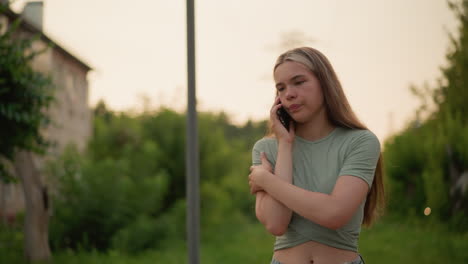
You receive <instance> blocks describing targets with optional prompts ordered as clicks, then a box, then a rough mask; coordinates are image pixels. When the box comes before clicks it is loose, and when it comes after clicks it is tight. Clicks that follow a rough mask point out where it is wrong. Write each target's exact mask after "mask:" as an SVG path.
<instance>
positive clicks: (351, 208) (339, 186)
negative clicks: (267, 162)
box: [251, 171, 369, 229]
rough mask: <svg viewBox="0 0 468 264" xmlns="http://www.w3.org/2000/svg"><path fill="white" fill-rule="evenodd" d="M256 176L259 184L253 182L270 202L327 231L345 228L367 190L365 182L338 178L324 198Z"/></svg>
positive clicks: (271, 177)
mask: <svg viewBox="0 0 468 264" xmlns="http://www.w3.org/2000/svg"><path fill="white" fill-rule="evenodd" d="M258 172H259V173H261V174H263V176H260V177H258V182H257V181H255V180H254V181H255V182H256V183H257V184H258V185H259V186H261V187H262V188H263V189H264V190H265V192H267V193H268V194H269V195H270V196H271V197H272V198H271V199H276V200H277V201H279V202H280V203H281V204H283V205H284V206H286V207H287V208H290V209H291V210H292V211H294V212H296V213H298V214H300V215H302V216H303V217H305V218H307V219H309V220H311V221H313V222H315V223H317V224H319V225H322V226H324V227H327V228H330V229H338V228H340V227H342V226H343V225H345V224H346V223H347V222H348V221H349V220H350V219H351V217H352V216H353V214H354V213H355V212H356V210H357V208H358V207H359V205H360V204H361V202H362V201H363V200H364V199H365V198H366V195H367V192H368V190H369V186H368V184H367V183H366V182H365V181H364V180H362V179H360V178H357V177H354V176H340V177H339V178H338V180H337V182H336V185H335V187H334V189H333V191H332V193H331V194H325V193H319V192H311V191H307V190H305V189H302V188H299V187H297V186H294V185H292V184H290V183H288V182H286V181H284V180H282V179H280V178H279V177H276V176H275V175H273V174H271V173H269V172H268V173H265V171H263V172H260V171H258ZM253 174H254V173H253ZM251 175H252V174H251ZM259 175H260V174H259ZM253 177H255V175H254V176H253Z"/></svg>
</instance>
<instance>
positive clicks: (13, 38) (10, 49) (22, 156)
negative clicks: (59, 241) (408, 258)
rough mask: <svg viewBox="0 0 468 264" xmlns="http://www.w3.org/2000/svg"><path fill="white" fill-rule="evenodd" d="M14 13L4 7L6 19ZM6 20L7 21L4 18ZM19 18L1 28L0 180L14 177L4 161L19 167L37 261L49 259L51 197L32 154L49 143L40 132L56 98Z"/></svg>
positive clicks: (28, 241)
mask: <svg viewBox="0 0 468 264" xmlns="http://www.w3.org/2000/svg"><path fill="white" fill-rule="evenodd" d="M5 12H9V10H8V7H6V6H4V5H3V4H0V16H2V15H3V14H4V13H5ZM2 21H3V20H2ZM20 25H21V21H20V20H17V21H15V22H14V23H12V24H11V25H5V24H0V29H1V32H3V29H6V30H5V31H4V33H1V34H0V127H1V129H0V138H1V139H2V140H0V158H2V159H3V162H1V160H0V179H1V180H2V181H4V182H10V181H12V180H13V179H14V178H13V177H12V175H11V173H10V172H9V171H8V170H7V169H6V167H5V166H4V165H5V163H4V161H5V160H7V161H10V162H13V163H14V167H15V169H16V175H17V176H18V177H19V178H20V179H21V181H22V186H23V189H24V193H25V204H26V219H25V226H24V232H25V253H26V256H27V257H28V258H29V259H31V260H41V259H48V258H49V257H50V249H49V245H48V238H47V237H48V234H47V229H48V228H47V227H48V212H47V201H46V199H45V198H44V197H45V196H46V195H47V192H46V190H45V189H44V186H43V185H42V183H41V180H40V177H39V175H38V171H37V170H36V169H35V168H34V166H33V160H32V153H33V152H34V153H39V154H42V153H44V151H45V150H46V147H47V142H46V140H45V139H44V138H43V137H42V135H41V133H40V129H41V128H42V127H43V125H45V124H47V123H48V122H49V119H48V117H47V115H46V114H45V111H44V110H45V109H46V107H48V106H49V104H50V102H51V100H52V98H53V97H52V89H51V88H52V83H51V80H50V79H49V78H48V77H47V76H44V75H43V74H42V73H40V72H37V71H35V70H34V69H33V68H32V67H31V62H32V60H33V59H34V58H35V57H36V56H37V55H38V54H39V53H40V52H41V51H37V50H34V49H33V48H32V44H33V42H34V41H35V40H36V39H37V38H34V37H20V33H19V27H20Z"/></svg>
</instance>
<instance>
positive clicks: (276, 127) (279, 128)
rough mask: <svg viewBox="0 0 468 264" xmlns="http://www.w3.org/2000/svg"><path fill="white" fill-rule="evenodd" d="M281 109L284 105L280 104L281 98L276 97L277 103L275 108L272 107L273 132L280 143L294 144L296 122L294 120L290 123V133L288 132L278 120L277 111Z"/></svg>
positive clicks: (274, 104)
mask: <svg viewBox="0 0 468 264" xmlns="http://www.w3.org/2000/svg"><path fill="white" fill-rule="evenodd" d="M281 107H282V104H281V102H280V99H279V96H276V98H275V102H274V103H273V106H272V107H271V110H270V122H271V124H272V130H273V133H274V134H275V136H276V139H277V140H278V141H286V142H288V143H292V142H293V141H294V137H295V133H294V132H295V131H294V130H295V127H294V121H292V120H291V121H290V124H289V131H288V130H287V129H286V128H285V127H284V126H283V124H281V121H280V120H279V118H278V114H277V111H278V109H280V108H281Z"/></svg>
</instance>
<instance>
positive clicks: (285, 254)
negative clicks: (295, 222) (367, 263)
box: [273, 241, 358, 264]
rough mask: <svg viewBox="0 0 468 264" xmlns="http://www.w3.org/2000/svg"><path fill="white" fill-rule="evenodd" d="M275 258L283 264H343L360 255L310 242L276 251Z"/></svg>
mask: <svg viewBox="0 0 468 264" xmlns="http://www.w3.org/2000/svg"><path fill="white" fill-rule="evenodd" d="M273 256H274V258H275V259H276V260H278V261H279V262H281V263H282V264H312V263H313V264H342V263H345V262H347V261H349V262H351V261H353V260H355V259H356V258H357V257H358V254H357V253H356V252H354V251H350V250H344V249H339V248H334V247H330V246H327V245H324V244H321V243H318V242H315V241H308V242H305V243H302V244H300V245H297V246H294V247H291V248H285V249H279V250H276V251H275V253H274V255H273Z"/></svg>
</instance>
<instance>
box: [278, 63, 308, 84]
mask: <svg viewBox="0 0 468 264" xmlns="http://www.w3.org/2000/svg"><path fill="white" fill-rule="evenodd" d="M311 74H312V73H311V72H310V70H309V69H307V67H306V66H305V65H303V64H302V63H298V62H294V61H285V62H283V63H282V64H280V65H278V67H276V69H275V72H274V78H275V81H277V82H283V81H288V80H290V79H292V78H294V77H295V76H297V75H311Z"/></svg>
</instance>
